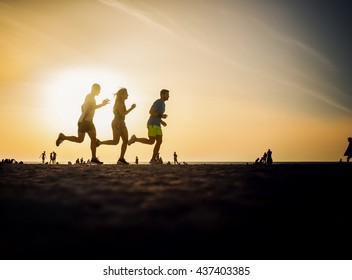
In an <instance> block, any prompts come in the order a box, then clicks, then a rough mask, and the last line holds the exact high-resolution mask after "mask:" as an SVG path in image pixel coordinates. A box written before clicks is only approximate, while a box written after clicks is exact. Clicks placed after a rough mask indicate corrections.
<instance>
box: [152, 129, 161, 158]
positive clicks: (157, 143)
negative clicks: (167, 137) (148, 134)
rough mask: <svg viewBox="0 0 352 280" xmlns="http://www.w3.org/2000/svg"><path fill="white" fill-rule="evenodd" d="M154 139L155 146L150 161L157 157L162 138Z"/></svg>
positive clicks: (159, 136) (158, 136)
mask: <svg viewBox="0 0 352 280" xmlns="http://www.w3.org/2000/svg"><path fill="white" fill-rule="evenodd" d="M155 139H156V143H155V146H154V149H153V156H152V160H154V159H156V157H157V155H158V153H159V150H160V146H161V143H162V142H163V136H161V135H157V136H156V137H155Z"/></svg>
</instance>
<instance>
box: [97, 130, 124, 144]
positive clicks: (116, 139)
mask: <svg viewBox="0 0 352 280" xmlns="http://www.w3.org/2000/svg"><path fill="white" fill-rule="evenodd" d="M112 134H113V140H105V141H101V142H100V145H117V144H118V143H119V141H120V133H119V131H118V130H117V129H116V128H113V129H112Z"/></svg>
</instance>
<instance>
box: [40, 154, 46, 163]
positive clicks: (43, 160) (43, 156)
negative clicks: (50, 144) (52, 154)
mask: <svg viewBox="0 0 352 280" xmlns="http://www.w3.org/2000/svg"><path fill="white" fill-rule="evenodd" d="M39 157H40V158H41V159H42V164H44V163H45V159H46V153H45V151H44V152H42V154H41V155H40V156H39Z"/></svg>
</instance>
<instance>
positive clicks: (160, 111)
mask: <svg viewBox="0 0 352 280" xmlns="http://www.w3.org/2000/svg"><path fill="white" fill-rule="evenodd" d="M167 100H169V91H168V90H167V89H162V90H161V91H160V99H158V100H156V101H155V102H154V103H153V105H152V107H151V108H150V110H149V114H150V117H149V119H148V123H147V127H148V137H149V138H137V137H136V135H132V137H131V139H130V140H129V141H128V145H132V144H133V143H135V142H139V143H143V144H148V145H153V144H154V143H155V146H154V149H153V154H152V158H151V159H150V161H149V163H150V164H157V163H158V162H157V156H158V153H159V150H160V146H161V143H162V141H163V133H162V129H161V125H163V126H166V125H167V124H166V123H165V122H164V121H163V120H162V119H166V118H167V115H166V114H164V113H165V101H167Z"/></svg>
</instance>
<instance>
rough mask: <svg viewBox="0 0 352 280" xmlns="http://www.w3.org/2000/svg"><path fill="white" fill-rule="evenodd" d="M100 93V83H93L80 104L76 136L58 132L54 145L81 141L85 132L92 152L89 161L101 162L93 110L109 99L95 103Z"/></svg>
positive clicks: (106, 102)
mask: <svg viewBox="0 0 352 280" xmlns="http://www.w3.org/2000/svg"><path fill="white" fill-rule="evenodd" d="M99 93H100V85H99V84H93V85H92V90H91V92H90V93H89V94H88V95H87V96H86V98H85V100H84V103H83V105H82V106H81V110H82V114H81V116H80V118H79V120H78V136H66V135H64V134H63V133H60V134H59V136H58V138H57V140H56V146H59V145H60V144H61V143H62V142H63V141H64V140H67V141H71V142H76V143H82V142H83V140H84V137H85V135H86V133H88V136H89V137H90V149H91V152H92V159H91V162H93V163H97V164H102V163H103V162H101V161H99V159H98V158H97V156H96V145H97V139H96V130H95V126H94V123H93V118H94V113H95V110H96V109H98V108H101V107H103V106H105V105H106V104H108V103H109V99H104V100H103V102H102V103H101V104H98V105H97V104H96V101H95V96H98V95H99Z"/></svg>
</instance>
